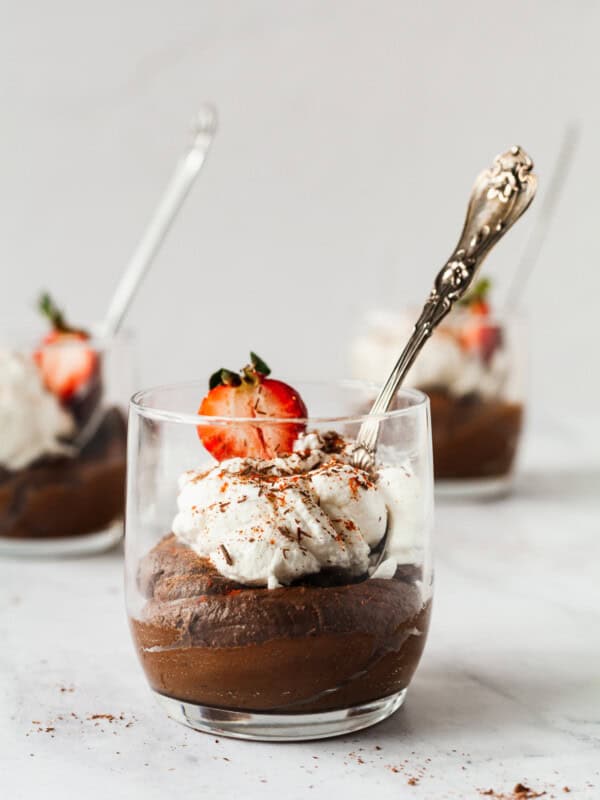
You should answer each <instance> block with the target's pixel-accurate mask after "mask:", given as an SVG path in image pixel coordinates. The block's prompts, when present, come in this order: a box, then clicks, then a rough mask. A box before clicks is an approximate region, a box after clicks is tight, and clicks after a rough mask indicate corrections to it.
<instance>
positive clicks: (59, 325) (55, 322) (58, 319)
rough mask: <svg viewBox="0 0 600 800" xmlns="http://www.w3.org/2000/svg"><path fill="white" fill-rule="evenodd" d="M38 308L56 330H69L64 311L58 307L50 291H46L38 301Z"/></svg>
mask: <svg viewBox="0 0 600 800" xmlns="http://www.w3.org/2000/svg"><path fill="white" fill-rule="evenodd" d="M38 308H39V310H40V311H41V312H42V314H43V315H44V316H45V317H47V318H48V319H49V321H50V324H51V325H52V329H53V330H55V331H65V332H67V331H69V330H70V328H69V326H68V325H67V323H66V321H65V317H64V314H63V312H62V311H61V310H60V309H59V308H58V306H57V305H56V303H55V302H54V300H53V299H52V298H51V297H50V295H49V294H48V292H44V293H43V294H42V295H41V296H40V299H39V301H38Z"/></svg>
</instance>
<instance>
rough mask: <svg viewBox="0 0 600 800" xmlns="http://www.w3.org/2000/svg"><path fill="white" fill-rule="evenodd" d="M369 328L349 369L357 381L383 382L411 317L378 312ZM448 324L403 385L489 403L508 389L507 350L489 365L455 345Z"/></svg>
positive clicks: (404, 339)
mask: <svg viewBox="0 0 600 800" xmlns="http://www.w3.org/2000/svg"><path fill="white" fill-rule="evenodd" d="M369 323H370V324H369V330H368V331H367V332H366V333H364V334H363V335H361V336H359V337H358V338H357V339H356V340H355V341H354V343H353V347H352V353H351V358H352V370H353V373H354V375H355V376H356V377H357V378H363V379H365V380H371V381H375V382H380V381H383V380H385V379H386V378H387V376H388V375H389V373H390V370H391V369H392V367H393V366H394V364H395V363H396V360H397V358H398V356H399V354H400V350H401V348H402V347H404V345H405V344H406V342H407V341H408V339H409V336H410V334H411V332H412V328H413V325H414V319H412V318H411V319H409V318H408V317H406V316H404V315H397V314H392V313H386V312H383V311H382V312H377V313H376V314H373V315H371V317H370V319H369ZM455 327H456V326H453V325H442V326H441V327H440V328H438V329H437V330H436V331H435V333H434V334H433V336H432V337H431V339H430V341H428V342H427V343H426V345H425V347H424V348H423V350H422V351H421V353H420V354H419V356H418V358H417V359H416V361H415V363H414V364H413V366H412V367H411V369H410V372H409V373H408V375H407V376H406V381H405V385H406V386H413V387H415V388H418V389H425V390H427V389H430V388H432V387H434V386H441V387H444V388H445V389H447V390H448V391H449V392H450V394H452V395H454V396H455V397H464V396H465V395H467V394H471V393H472V392H477V393H479V394H481V395H482V396H483V397H485V398H487V399H490V398H492V397H495V396H498V395H499V394H502V393H503V392H504V390H505V389H506V388H507V381H508V378H509V374H510V370H509V366H510V365H509V362H508V357H507V353H506V350H505V349H504V348H499V349H497V350H496V351H495V352H494V353H493V355H492V357H491V358H490V360H489V362H487V363H486V362H485V361H484V360H483V359H481V358H480V357H479V356H478V354H476V353H472V352H469V351H467V350H465V349H464V348H463V347H461V345H460V343H459V342H458V340H457V338H456V336H455V333H454V330H453V328H455Z"/></svg>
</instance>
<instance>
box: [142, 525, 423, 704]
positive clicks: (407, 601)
mask: <svg viewBox="0 0 600 800" xmlns="http://www.w3.org/2000/svg"><path fill="white" fill-rule="evenodd" d="M419 573H420V571H419V568H416V570H415V569H409V568H406V565H405V567H398V568H397V570H396V573H395V575H394V577H393V578H391V579H377V578H371V579H369V578H368V577H367V576H364V577H363V579H361V580H360V581H359V582H356V581H353V582H350V583H346V584H343V583H340V584H338V585H323V586H319V585H315V583H316V581H315V579H314V578H313V580H312V581H311V582H310V584H309V585H306V584H305V582H304V581H302V580H299V581H296V582H295V584H294V585H291V586H285V587H281V588H279V589H266V588H249V587H247V586H243V585H241V584H239V583H236V582H233V581H229V580H227V579H225V578H223V577H222V575H220V573H219V572H218V571H217V570H216V569H215V567H214V566H213V565H212V564H211V562H210V560H209V559H207V558H201V557H199V556H198V555H197V554H196V553H194V551H193V550H191V548H189V547H188V546H187V545H185V544H183V543H181V542H180V541H178V540H177V538H176V537H175V535H174V534H170V535H168V536H166V537H165V538H164V539H163V540H162V541H161V542H159V544H157V545H156V547H154V548H153V550H152V551H151V552H150V553H149V554H148V555H147V556H146V557H145V558H144V559H143V560H142V562H141V564H140V570H139V587H140V590H141V592H142V593H143V594H144V596H145V597H146V598H147V602H146V605H145V607H144V610H143V612H142V614H141V616H140V617H139V619H133V620H132V621H131V626H132V630H133V636H134V640H135V642H136V645H137V648H138V652H139V655H140V659H141V662H142V665H143V667H144V670H145V671H146V674H147V677H148V680H149V682H150V685H151V686H152V688H153V689H155V691H157V692H159V693H160V694H164V695H167V696H168V697H173V698H176V699H178V700H183V701H188V702H192V703H197V704H199V705H207V706H215V707H221V708H228V709H239V710H254V711H259V710H261V711H273V712H277V711H280V712H285V713H305V712H306V713H308V712H315V711H326V710H332V709H336V708H348V707H352V706H356V705H359V704H361V703H366V702H368V701H370V700H374V699H378V698H382V697H388V696H390V695H394V694H396V693H397V692H399V691H400V690H402V689H404V688H406V686H408V684H409V682H410V680H411V678H412V675H413V673H414V671H415V669H416V667H417V664H418V662H419V659H420V657H421V653H422V651H423V647H424V644H425V638H426V634H427V629H428V625H429V616H430V609H431V604H430V602H429V601H427V602H423V599H422V595H421V590H420V588H419V582H418V576H419ZM324 583H325V584H327V583H328V580H327V577H326V576H325V577H324Z"/></svg>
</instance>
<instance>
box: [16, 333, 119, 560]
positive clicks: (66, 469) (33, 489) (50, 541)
mask: <svg viewBox="0 0 600 800" xmlns="http://www.w3.org/2000/svg"><path fill="white" fill-rule="evenodd" d="M7 339H8V337H3V343H2V346H1V347H0V554H4V555H17V556H35V557H37V556H60V555H76V554H85V553H94V552H100V551H102V550H106V549H108V548H110V547H112V546H114V545H115V544H116V543H117V542H119V541H120V540H121V539H122V536H123V516H124V509H125V471H126V467H125V464H126V450H127V436H126V416H125V410H124V409H125V406H126V402H127V398H128V397H129V396H130V395H131V390H132V377H133V376H132V359H131V346H132V340H131V336H130V335H129V334H127V333H124V334H120V335H119V336H117V337H114V338H111V339H110V340H106V339H102V338H95V337H94V336H93V334H91V335H89V336H88V335H87V334H86V338H85V339H81V340H78V339H77V338H76V337H75V336H74V335H73V336H71V335H69V334H67V335H65V336H64V337H61V338H59V339H57V340H56V341H52V342H50V341H49V340H48V341H45V342H44V343H42V344H40V343H39V342H37V343H35V342H34V341H30V340H27V339H26V338H22V337H12V342H11V341H8V344H7Z"/></svg>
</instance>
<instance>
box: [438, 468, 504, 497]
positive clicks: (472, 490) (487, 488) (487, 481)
mask: <svg viewBox="0 0 600 800" xmlns="http://www.w3.org/2000/svg"><path fill="white" fill-rule="evenodd" d="M512 485H513V475H512V473H508V474H507V475H501V476H500V477H497V478H456V479H454V480H436V481H435V495H436V497H437V498H442V499H446V498H451V499H452V498H455V499H457V500H462V499H464V500H491V499H493V498H497V497H505V496H506V495H507V494H509V493H510V491H511V489H512Z"/></svg>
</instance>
